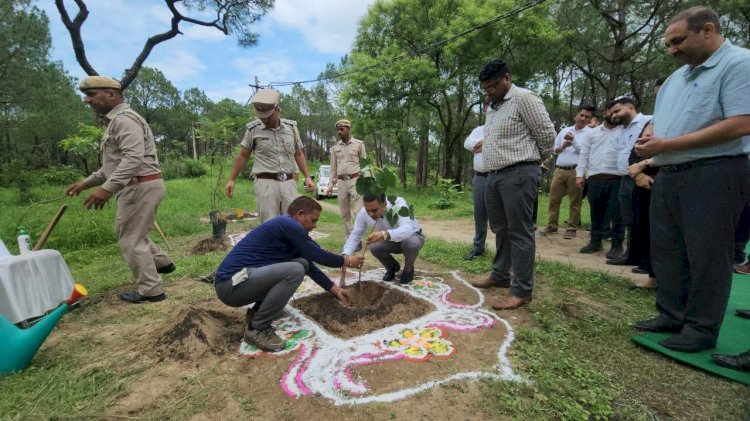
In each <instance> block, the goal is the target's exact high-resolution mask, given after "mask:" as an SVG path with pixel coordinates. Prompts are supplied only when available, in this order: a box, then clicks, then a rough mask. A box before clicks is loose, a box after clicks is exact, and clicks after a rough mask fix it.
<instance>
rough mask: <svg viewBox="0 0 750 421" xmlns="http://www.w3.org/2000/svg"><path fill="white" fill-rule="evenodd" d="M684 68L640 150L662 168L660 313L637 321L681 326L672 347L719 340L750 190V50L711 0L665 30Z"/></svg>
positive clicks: (657, 235)
mask: <svg viewBox="0 0 750 421" xmlns="http://www.w3.org/2000/svg"><path fill="white" fill-rule="evenodd" d="M664 40H665V44H666V46H667V49H668V50H669V54H670V55H672V56H673V57H675V58H677V59H679V60H681V61H683V62H684V63H685V64H686V65H685V66H683V67H681V68H680V69H678V70H677V71H675V72H674V73H673V74H672V75H671V76H670V77H669V78H668V79H667V80H666V82H664V85H663V86H662V88H661V90H660V91H659V94H658V96H657V98H656V109H655V112H654V117H653V136H647V137H643V138H640V139H638V141H637V144H636V153H638V154H639V155H641V156H644V157H653V158H651V159H647V160H645V161H643V162H644V163H643V164H642V165H641V166H642V167H643V168H645V167H648V166H651V165H656V166H658V167H659V168H660V171H659V174H658V175H657V176H656V179H655V181H654V185H653V190H652V202H651V246H652V247H651V249H652V250H653V253H652V256H651V259H652V264H653V267H654V272H655V273H656V282H657V288H658V290H657V296H656V305H657V309H658V311H659V314H658V316H657V317H655V318H653V319H650V320H644V321H640V322H637V323H634V324H633V327H635V328H637V329H641V330H645V331H651V332H674V333H678V334H676V335H674V336H671V337H669V338H667V339H665V340H663V341H661V342H660V344H661V345H663V346H664V347H666V348H669V349H672V350H676V351H682V352H698V351H702V350H706V349H711V348H714V347H715V346H716V339H717V337H718V335H719V328H720V327H721V322H722V320H723V317H724V313H725V311H726V307H727V301H728V299H729V292H730V289H731V282H732V261H733V257H734V225H735V222H736V221H737V218H738V216H739V213H740V211H741V210H742V207H743V205H744V203H745V202H746V200H747V195H748V191H749V190H750V186H749V185H748V184H749V183H750V162H748V158H747V155H748V153H749V152H750V101H748V100H747V98H748V97H750V51H748V50H746V49H744V48H740V47H735V46H733V45H732V44H731V43H730V42H729V41H727V40H724V37H723V36H722V35H721V25H720V22H719V17H718V16H717V15H716V12H714V11H713V10H712V9H710V8H708V7H704V6H698V7H693V8H690V9H688V10H686V11H684V12H682V13H680V14H679V15H677V16H676V17H675V18H674V19H672V21H671V22H670V23H669V25H668V26H667V29H666V32H665V35H664Z"/></svg>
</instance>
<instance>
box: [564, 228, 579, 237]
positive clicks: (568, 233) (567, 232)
mask: <svg viewBox="0 0 750 421" xmlns="http://www.w3.org/2000/svg"><path fill="white" fill-rule="evenodd" d="M563 238H564V239H566V240H572V239H574V238H576V230H575V228H568V229H566V230H565V233H564V234H563Z"/></svg>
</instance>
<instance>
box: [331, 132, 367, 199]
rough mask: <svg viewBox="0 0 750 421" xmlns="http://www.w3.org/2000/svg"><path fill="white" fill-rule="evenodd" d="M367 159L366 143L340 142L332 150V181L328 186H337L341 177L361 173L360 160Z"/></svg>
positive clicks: (354, 140) (352, 140)
mask: <svg viewBox="0 0 750 421" xmlns="http://www.w3.org/2000/svg"><path fill="white" fill-rule="evenodd" d="M360 158H367V154H365V142H363V141H361V140H359V139H355V138H353V137H352V138H350V139H349V143H344V141H343V140H339V141H338V142H336V144H335V145H333V147H332V148H331V179H330V180H331V181H329V182H328V186H329V187H330V186H333V185H334V184H336V180H338V176H339V175H351V174H354V173H358V172H359V159H360Z"/></svg>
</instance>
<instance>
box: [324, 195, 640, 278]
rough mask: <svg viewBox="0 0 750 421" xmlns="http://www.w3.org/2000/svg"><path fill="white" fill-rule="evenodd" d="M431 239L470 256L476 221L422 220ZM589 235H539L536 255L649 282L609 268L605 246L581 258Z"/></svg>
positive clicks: (332, 205)
mask: <svg viewBox="0 0 750 421" xmlns="http://www.w3.org/2000/svg"><path fill="white" fill-rule="evenodd" d="M320 203H321V205H322V206H323V208H324V209H325V210H327V211H330V212H335V213H338V212H339V207H338V205H337V203H336V202H335V200H329V201H322V202H320ZM418 220H419V224H420V225H421V226H422V230H423V231H424V233H425V235H426V236H427V238H440V239H442V240H445V241H448V242H455V243H466V244H467V247H466V252H467V253H468V252H469V250H470V247H471V246H470V244H471V243H472V241H474V221H473V220H472V219H468V218H467V219H451V220H437V219H430V218H423V217H420V218H418ZM588 239H589V232H588V231H586V230H580V231H579V232H578V235H577V236H576V238H574V239H572V240H566V239H564V238H563V237H562V234H561V233H558V234H552V235H547V236H545V235H541V234H540V233H539V232H537V234H536V255H537V258H539V259H544V260H552V261H555V262H561V263H567V264H570V265H573V266H575V267H577V268H579V269H587V270H592V271H597V272H604V273H608V274H610V275H614V276H621V277H623V278H627V279H631V280H633V281H642V280H645V279H646V277H647V275H639V274H635V273H632V272H631V269H632V268H633V267H632V266H612V265H608V264H606V260H607V258H606V256H605V255H606V253H607V251H608V250H609V248H608V244H607V243H606V242H605V248H604V250H602V251H600V252H597V253H593V254H581V253H579V252H578V250H580V249H581V247H583V246H585V245H586V244H587V243H588ZM493 242H494V235H493V234H492V233H490V235H489V236H488V241H487V244H486V249H487V250H488V251H493V250H494V249H495V246H494V243H493ZM488 270H489V268H488Z"/></svg>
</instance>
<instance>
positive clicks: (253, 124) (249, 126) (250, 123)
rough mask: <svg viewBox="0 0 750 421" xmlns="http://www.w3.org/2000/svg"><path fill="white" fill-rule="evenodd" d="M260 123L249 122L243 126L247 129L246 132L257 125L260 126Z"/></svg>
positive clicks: (255, 121)
mask: <svg viewBox="0 0 750 421" xmlns="http://www.w3.org/2000/svg"><path fill="white" fill-rule="evenodd" d="M260 123H261V121H260V120H253V121H251V122H249V123H247V124H246V125H245V127H247V129H248V130H250V129H252V128H253V127H255V126H258V125H260Z"/></svg>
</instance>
